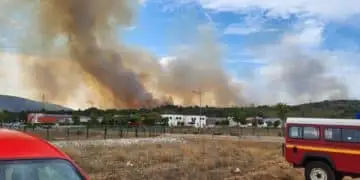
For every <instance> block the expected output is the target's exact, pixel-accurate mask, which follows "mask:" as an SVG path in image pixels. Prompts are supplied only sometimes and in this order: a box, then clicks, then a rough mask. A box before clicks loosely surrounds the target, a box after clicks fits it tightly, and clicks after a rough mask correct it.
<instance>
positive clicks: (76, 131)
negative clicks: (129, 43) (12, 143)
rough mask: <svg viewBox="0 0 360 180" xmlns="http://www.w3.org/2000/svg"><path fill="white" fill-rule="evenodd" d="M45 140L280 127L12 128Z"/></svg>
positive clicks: (257, 131) (260, 131)
mask: <svg viewBox="0 0 360 180" xmlns="http://www.w3.org/2000/svg"><path fill="white" fill-rule="evenodd" d="M14 129H18V130H21V131H24V132H27V133H29V134H33V135H36V136H40V137H42V138H45V139H47V140H51V141H56V140H85V139H116V138H137V137H139V138H140V137H156V136H160V135H162V134H165V133H171V134H211V135H230V136H281V132H282V131H281V129H274V128H239V127H213V128H193V127H164V126H146V127H86V126H83V127H81V126H79V127H71V126H68V127H53V128H49V129H45V128H26V127H22V128H14Z"/></svg>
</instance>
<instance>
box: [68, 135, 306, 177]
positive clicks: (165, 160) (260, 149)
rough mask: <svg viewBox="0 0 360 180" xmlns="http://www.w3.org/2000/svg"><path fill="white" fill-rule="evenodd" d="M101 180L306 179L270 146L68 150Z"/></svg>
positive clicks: (222, 143)
mask: <svg viewBox="0 0 360 180" xmlns="http://www.w3.org/2000/svg"><path fill="white" fill-rule="evenodd" d="M63 150H64V151H65V152H67V153H68V154H69V155H70V156H71V157H73V158H74V159H75V161H76V162H77V163H79V165H80V166H81V167H82V168H84V170H85V171H86V172H88V173H89V174H90V176H91V178H93V179H95V180H105V179H106V180H119V179H123V180H140V179H141V180H143V179H148V180H155V179H156V180H168V179H171V180H185V179H191V180H193V179H197V180H219V179H227V180H235V179H241V180H244V179H249V180H257V179H259V180H260V179H261V180H262V179H266V180H275V179H276V180H278V179H284V180H285V179H289V180H290V179H299V180H300V179H303V177H302V171H301V170H297V169H293V168H292V167H291V166H290V165H288V164H287V163H286V162H285V161H284V159H283V157H282V156H281V154H280V153H281V145H280V144H277V143H266V142H261V143H259V142H240V141H230V140H216V139H214V140H209V139H186V143H174V144H142V145H130V146H126V147H108V146H90V147H89V146H88V147H86V148H76V149H75V148H63Z"/></svg>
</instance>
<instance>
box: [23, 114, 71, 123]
mask: <svg viewBox="0 0 360 180" xmlns="http://www.w3.org/2000/svg"><path fill="white" fill-rule="evenodd" d="M26 122H27V123H30V124H41V123H51V124H56V123H72V116H71V115H66V114H44V113H29V114H28V115H27V120H26Z"/></svg>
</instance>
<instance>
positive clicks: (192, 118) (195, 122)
mask: <svg viewBox="0 0 360 180" xmlns="http://www.w3.org/2000/svg"><path fill="white" fill-rule="evenodd" d="M184 119H185V125H187V126H193V127H196V128H204V127H206V120H207V117H206V116H201V117H200V116H198V115H186V116H184Z"/></svg>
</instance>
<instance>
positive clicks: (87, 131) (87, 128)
mask: <svg viewBox="0 0 360 180" xmlns="http://www.w3.org/2000/svg"><path fill="white" fill-rule="evenodd" d="M89 128H90V127H89V125H88V124H87V125H86V139H89Z"/></svg>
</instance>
